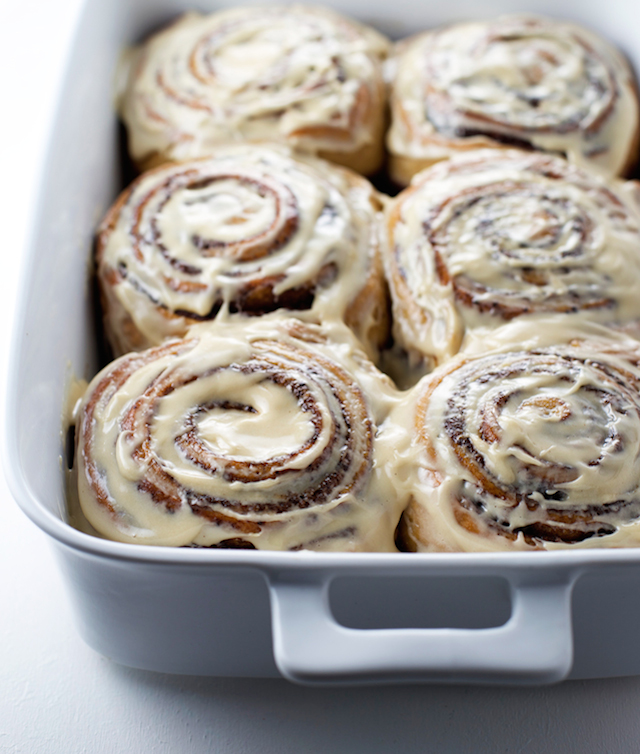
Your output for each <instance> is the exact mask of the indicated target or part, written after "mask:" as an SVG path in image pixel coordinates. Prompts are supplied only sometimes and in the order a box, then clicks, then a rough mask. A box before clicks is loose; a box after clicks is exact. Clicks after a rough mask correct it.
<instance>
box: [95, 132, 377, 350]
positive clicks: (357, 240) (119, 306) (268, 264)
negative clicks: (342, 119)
mask: <svg viewBox="0 0 640 754" xmlns="http://www.w3.org/2000/svg"><path fill="white" fill-rule="evenodd" d="M379 208H380V205H379V203H378V199H377V195H376V193H375V191H374V190H373V188H372V187H371V185H370V184H369V183H368V182H367V181H366V180H365V179H363V178H360V177H359V176H356V175H355V174H353V173H351V172H349V171H346V170H343V169H341V168H338V167H336V166H332V165H329V164H328V163H325V162H323V161H320V160H314V159H311V158H308V159H304V158H294V157H293V156H292V155H291V154H290V152H289V151H288V150H287V149H286V148H284V147H282V148H279V147H267V146H251V147H245V146H238V147H228V148H225V149H221V150H218V151H217V152H216V155H215V157H212V158H209V159H206V160H197V161H191V162H188V163H183V164H180V165H172V166H167V167H164V168H160V169H157V170H154V171H151V172H150V173H147V174H145V175H144V176H142V177H141V178H140V179H139V180H138V181H137V182H136V183H135V184H134V185H133V186H132V187H131V188H130V189H129V190H128V191H127V192H125V194H124V195H123V196H122V197H121V199H120V200H119V201H118V203H116V205H115V207H114V208H113V209H112V211H111V212H110V213H109V214H108V215H107V217H106V219H105V221H104V222H103V224H102V226H101V229H100V232H99V243H98V276H99V279H100V281H101V284H102V289H103V297H104V299H105V301H106V302H107V303H108V304H109V303H110V304H111V305H108V306H107V330H108V333H109V336H110V339H111V341H112V343H113V345H114V348H115V350H116V351H118V352H121V353H122V352H126V351H127V350H130V349H131V348H136V349H139V348H142V347H145V346H148V345H155V344H158V343H160V342H161V341H162V339H163V338H164V337H167V336H168V335H182V334H184V332H185V329H186V326H187V325H188V324H189V323H190V322H193V321H198V320H203V319H211V318H213V317H214V316H215V315H216V314H217V313H218V311H219V310H220V309H221V308H222V309H225V310H227V311H231V312H235V311H241V312H246V313H248V314H262V313H264V312H268V311H272V310H274V309H277V308H282V307H286V308H289V309H297V310H304V309H309V310H313V313H314V314H317V315H318V316H319V317H321V318H327V317H333V318H337V319H340V318H341V317H344V316H345V313H346V311H347V309H348V307H349V305H350V303H351V302H352V301H353V299H354V298H355V297H356V296H357V293H358V291H359V290H360V289H361V288H362V287H363V286H364V285H365V284H366V282H367V280H368V278H369V276H370V275H371V274H374V273H375V269H374V268H375V261H376V260H375V257H376V253H377V238H376V235H375V220H376V217H377V215H378V212H379ZM123 310H124V313H123ZM123 317H128V318H130V319H131V320H132V322H133V324H134V325H135V328H136V329H137V331H139V334H138V340H137V342H136V341H135V340H131V339H130V329H131V328H126V327H125V326H123V323H122V319H123Z"/></svg>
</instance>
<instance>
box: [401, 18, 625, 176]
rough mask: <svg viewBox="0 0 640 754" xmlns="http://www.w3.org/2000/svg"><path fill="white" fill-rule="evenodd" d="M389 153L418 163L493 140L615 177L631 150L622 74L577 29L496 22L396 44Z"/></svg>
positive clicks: (610, 56)
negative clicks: (555, 156)
mask: <svg viewBox="0 0 640 754" xmlns="http://www.w3.org/2000/svg"><path fill="white" fill-rule="evenodd" d="M389 70H390V73H389V75H390V77H391V79H392V113H393V118H392V126H391V130H390V132H389V136H388V145H389V149H390V151H391V153H392V154H393V155H397V156H398V157H399V158H405V159H408V160H412V159H413V160H416V161H418V162H417V163H416V164H418V163H420V161H422V163H423V166H426V165H427V164H429V163H431V162H435V161H437V160H441V159H444V158H446V157H448V156H450V154H452V153H455V151H456V150H458V149H463V150H466V149H474V148H479V147H483V146H484V147H486V146H491V145H492V142H493V144H494V145H495V144H496V142H503V143H506V144H507V145H508V144H511V145H515V146H517V145H527V146H529V147H532V148H534V149H537V150H542V151H545V152H550V153H559V154H562V155H564V156H566V157H567V159H569V160H570V161H571V162H573V163H575V164H576V165H580V166H583V167H584V166H590V167H592V168H594V169H597V170H599V171H602V172H603V173H605V174H607V175H621V174H623V173H624V172H625V171H626V170H627V169H628V168H629V165H630V160H632V159H634V157H635V156H636V152H637V138H638V100H637V93H636V85H635V82H634V79H633V75H632V72H631V68H630V66H629V65H628V63H627V62H626V60H625V59H624V58H623V57H622V55H621V54H620V53H619V52H618V51H617V50H615V49H614V48H613V47H612V46H611V45H610V44H608V43H607V42H605V41H604V40H603V39H602V38H600V37H599V36H598V35H596V34H594V33H593V32H591V31H589V30H587V29H584V28H582V27H580V26H578V25H577V24H574V23H569V22H561V21H555V20H552V19H546V18H542V17H538V16H526V15H523V16H520V15H515V16H502V17H499V18H497V19H494V20H490V21H473V22H466V23H459V24H453V25H450V26H446V27H443V28H441V29H437V30H435V31H430V32H425V33H423V34H419V35H416V36H415V37H413V38H410V39H409V40H405V41H403V42H401V43H400V44H399V46H398V50H397V54H396V57H395V59H394V61H393V62H392V63H391V64H390V65H389Z"/></svg>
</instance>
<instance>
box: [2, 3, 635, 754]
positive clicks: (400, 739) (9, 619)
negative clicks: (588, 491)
mask: <svg viewBox="0 0 640 754" xmlns="http://www.w3.org/2000/svg"><path fill="white" fill-rule="evenodd" d="M105 2H108V0H105ZM79 5H80V0H57V2H52V1H51V0H49V2H47V0H21V2H20V3H19V4H18V3H16V2H13V1H12V2H9V1H8V0H0V11H1V13H0V62H1V67H0V71H1V73H0V76H1V77H2V87H1V88H2V92H3V101H2V105H1V106H0V145H1V149H2V153H1V161H0V170H1V177H0V222H1V228H2V231H1V232H0V239H1V242H0V254H1V255H2V263H1V264H2V268H1V269H2V271H1V272H0V323H1V324H0V380H1V383H0V388H1V391H2V397H3V399H4V394H5V373H6V361H7V351H8V342H9V333H10V329H11V319H12V312H13V307H14V303H15V296H16V289H17V285H18V283H17V273H18V265H19V260H20V256H21V254H22V253H23V251H24V248H25V245H26V244H27V243H28V237H29V221H30V213H31V212H32V211H33V205H34V198H35V197H34V192H35V189H36V187H37V182H38V178H39V166H40V164H41V161H42V156H43V153H44V150H45V147H46V135H47V130H48V126H49V123H50V119H51V116H52V108H53V105H54V102H55V97H56V87H57V85H58V83H59V80H60V76H61V71H62V66H63V62H64V53H65V50H66V49H67V47H68V43H69V40H70V37H71V34H72V31H73V24H74V21H75V18H76V14H77V11H78V7H79ZM69 158H70V159H81V158H82V156H81V155H70V156H69ZM2 412H3V415H2V416H0V420H2V423H4V407H3V408H2ZM639 644H640V637H639ZM639 651H640V648H639ZM637 751H640V678H623V679H609V680H603V681H587V682H570V683H565V684H562V685H559V686H555V687H549V688H542V689H512V688H481V687H467V686H462V687H438V686H415V687H411V686H399V687H388V688H379V689H378V688H369V689H359V690H353V689H346V690H313V689H306V688H298V687H295V686H293V685H291V684H289V683H287V682H286V681H272V680H270V681H267V680H245V679H206V678H205V679H203V678H186V677H174V676H165V675H159V674H154V673H148V672H142V671H135V670H130V669H127V668H122V667H119V666H117V665H114V664H113V663H111V662H110V661H109V660H107V659H105V658H103V657H100V656H98V655H97V654H95V653H94V652H93V651H92V650H90V649H89V648H88V647H86V646H85V645H84V644H83V643H82V641H81V640H80V638H79V637H78V635H77V633H76V630H75V626H74V624H73V622H72V616H71V614H70V610H69V606H68V603H67V598H66V594H65V591H64V585H63V583H62V581H61V578H60V575H59V573H58V571H57V569H56V567H55V563H54V561H53V558H52V555H51V552H50V550H49V546H48V544H47V541H46V538H45V536H44V535H43V534H42V533H41V532H40V531H39V530H37V529H36V527H35V526H34V525H32V524H31V523H30V522H29V521H28V520H27V519H26V518H25V517H24V515H23V514H22V513H21V512H20V511H19V510H18V508H17V506H16V505H15V503H14V502H13V501H12V499H11V497H10V494H9V492H8V490H7V487H6V484H5V483H4V480H3V479H2V478H0V752H2V753H3V754H4V753H6V754H18V753H20V754H22V753H24V754H58V752H60V753H61V754H62V753H63V754H80V753H81V752H87V753H88V754H102V753H103V752H104V753H105V754H107V752H108V753H109V754H115V753H118V752H135V753H136V754H147V753H150V752H163V753H164V752H167V753H168V754H171V753H173V752H176V753H178V752H179V753H180V754H182V753H183V752H184V753H186V752H194V753H196V754H198V753H199V752H224V754H232V753H234V754H235V753H236V752H261V753H263V752H264V753H265V754H268V753H269V752H280V753H283V754H284V753H286V752H302V753H303V754H314V753H315V752H318V753H319V752H323V753H324V752H348V753H349V754H358V753H359V752H368V753H373V754H374V753H375V752H402V754H412V753H413V752H421V753H422V752H447V753H448V752H452V753H454V754H464V753H466V752H470V753H473V754H482V753H484V752H487V754H488V753H489V752H491V754H500V753H502V752H505V753H506V752H509V753H513V754H516V753H525V752H529V753H531V754H534V753H535V754H548V753H550V752H558V753H559V752H563V753H571V752H580V754H591V753H592V752H593V754H601V753H606V754H617V753H618V752H619V753H620V754H629V753H630V752H637Z"/></svg>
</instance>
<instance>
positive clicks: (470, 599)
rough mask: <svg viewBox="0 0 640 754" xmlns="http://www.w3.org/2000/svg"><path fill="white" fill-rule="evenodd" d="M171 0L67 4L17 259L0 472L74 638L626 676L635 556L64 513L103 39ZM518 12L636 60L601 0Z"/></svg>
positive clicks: (401, 27)
mask: <svg viewBox="0 0 640 754" xmlns="http://www.w3.org/2000/svg"><path fill="white" fill-rule="evenodd" d="M229 4H232V3H218V4H217V6H215V7H221V6H223V5H229ZM335 4H336V6H337V5H338V3H335ZM339 6H340V9H341V10H342V11H343V12H345V13H348V14H351V15H354V16H357V17H360V18H361V19H363V20H364V21H367V22H370V23H373V24H375V25H377V26H378V27H379V28H381V29H382V30H383V31H386V32H388V33H390V34H391V35H393V36H403V35H406V34H408V33H411V32H413V31H416V30H419V29H421V28H424V27H426V26H429V25H433V24H437V23H441V22H443V21H447V20H454V19H462V18H468V17H471V16H478V15H490V14H496V13H499V12H505V11H514V10H522V8H521V7H519V6H517V5H516V4H515V3H513V2H512V3H510V2H508V1H507V0H504V1H503V2H485V3H482V4H480V3H478V4H476V3H469V2H466V1H465V0H452V1H451V2H450V3H447V4H444V5H435V4H433V5H427V4H425V5H423V6H422V7H416V6H415V5H414V3H413V0H396V2H394V3H392V4H391V5H389V4H384V3H382V2H379V3H377V2H375V0H374V2H373V3H372V2H370V1H368V2H364V0H345V1H344V2H342V3H340V4H339ZM187 7H188V3H187V2H181V0H153V2H152V1H151V0H109V2H107V0H87V2H86V6H85V8H84V12H83V14H82V17H81V20H80V24H79V28H78V30H77V33H76V39H75V44H74V47H73V50H72V51H71V55H70V59H69V67H68V70H67V74H66V80H65V85H64V87H63V90H62V95H61V98H60V102H59V108H58V115H57V119H56V124H55V128H54V130H53V133H52V137H51V142H50V146H49V154H48V161H47V165H46V169H45V170H44V172H43V176H42V188H41V196H40V203H39V209H38V212H37V216H36V217H34V224H35V233H34V234H33V243H32V247H31V248H30V249H29V250H28V253H27V254H26V256H25V260H24V266H23V289H22V293H21V304H20V310H19V312H18V315H17V318H16V322H17V325H16V330H15V333H14V349H13V360H12V366H11V375H10V387H9V394H8V402H7V416H8V426H7V438H6V443H5V445H6V457H5V465H6V472H7V476H8V479H9V482H10V486H11V489H12V491H13V494H14V496H15V498H16V500H17V501H18V502H19V504H20V505H21V507H22V508H23V510H24V511H25V512H26V513H27V515H29V516H30V517H31V518H32V519H33V520H34V521H35V523H36V524H38V526H40V527H41V528H42V529H44V530H45V531H46V532H47V534H49V535H50V537H51V541H52V543H53V546H54V549H55V551H56V553H57V556H58V559H59V562H60V565H61V568H62V570H63V571H64V573H65V575H66V577H67V581H68V585H69V590H70V594H71V598H72V601H73V603H74V605H75V608H76V613H77V617H78V623H79V627H80V630H81V632H82V635H83V636H84V638H85V639H86V641H87V642H88V643H89V644H90V645H91V646H93V647H94V648H95V649H96V650H98V651H99V652H101V653H103V654H105V655H107V656H109V657H111V658H113V659H114V660H115V661H117V662H120V663H124V664H127V665H131V666H135V667H139V668H145V669H151V670H158V671H164V672H174V673H189V674H210V675H236V676H270V675H271V676H273V675H278V673H280V674H282V675H284V676H286V677H288V678H290V679H292V680H297V681H302V682H311V683H323V682H324V683H339V682H345V683H348V682H351V683H353V682H356V683H357V682H379V681H407V680H412V681H413V680H418V681H433V680H437V681H476V682H502V683H546V682H552V681H557V680H560V679H562V678H565V677H572V678H578V677H602V676H612V675H622V674H635V673H640V648H639V647H638V643H637V636H638V634H639V633H640V598H639V597H638V595H640V551H635V550H626V551H625V550H617V551H616V550H609V551H607V550H597V551H595V550H594V551H591V552H590V551H586V550H581V551H580V552H553V553H545V552H543V553H515V554H499V555H491V554H477V555H445V554H442V555H409V554H398V555H375V554H349V555H337V554H330V553H323V554H318V553H305V552H300V553H270V552H257V551H225V550H217V551H202V550H188V549H170V548H158V547H143V546H136V545H124V544H119V543H114V542H109V541H105V540H101V539H98V538H95V537H91V536H89V535H85V534H83V533H81V532H80V531H77V530H76V529H74V528H72V527H71V526H70V525H69V524H68V523H67V513H66V496H65V463H66V462H65V458H66V452H65V443H66V438H65V437H64V432H63V431H62V415H63V404H64V400H65V395H66V393H67V390H68V386H69V383H70V381H71V380H72V379H73V378H77V377H90V376H91V375H92V374H93V373H94V372H95V369H96V364H97V357H96V347H95V340H96V338H95V330H94V327H95V325H94V315H93V297H92V288H91V284H90V265H89V258H90V250H91V246H92V236H93V232H94V229H95V226H96V223H97V222H98V220H99V219H100V217H101V215H102V214H103V212H104V211H105V209H106V208H107V206H108V205H109V204H110V202H111V201H112V200H113V198H114V197H115V195H116V192H117V190H118V189H119V187H120V186H121V183H122V176H121V175H120V167H119V165H120V160H119V154H118V127H117V123H116V119H115V116H114V113H113V109H112V103H111V98H110V94H109V93H110V89H111V85H112V79H113V71H114V68H115V63H116V59H117V56H118V53H119V50H120V49H121V47H122V46H123V45H125V44H127V43H130V42H132V41H134V40H136V39H139V38H140V37H141V36H142V35H143V34H145V33H147V32H148V31H149V30H151V29H152V28H154V27H156V26H157V25H159V24H160V23H162V22H164V21H166V20H167V19H169V18H170V17H172V16H174V15H175V14H176V13H178V12H179V11H181V10H184V9H186V8H187ZM210 7H214V6H210ZM527 10H533V11H538V12H543V13H550V14H557V13H558V11H560V10H561V12H562V15H563V16H565V17H568V18H572V19H574V20H577V21H580V22H583V23H586V24H589V25H591V26H592V27H594V28H596V29H598V30H599V31H601V32H602V33H603V34H605V35H607V36H609V37H610V38H611V39H613V40H615V41H616V42H617V43H618V44H619V45H620V46H621V47H622V48H623V49H624V50H625V51H626V52H627V53H628V54H629V56H630V57H631V59H632V61H634V62H635V63H638V62H640V43H639V42H638V34H637V31H636V29H634V26H635V24H634V21H635V18H634V15H635V12H636V11H635V3H633V2H632V0H611V2H609V3H608V4H607V6H606V11H605V9H603V6H602V5H601V4H600V3H596V2H585V0H564V2H563V5H562V8H561V9H560V8H559V7H558V4H557V3H552V2H550V1H549V2H545V1H544V0H540V1H538V2H531V3H529V5H528V6H527Z"/></svg>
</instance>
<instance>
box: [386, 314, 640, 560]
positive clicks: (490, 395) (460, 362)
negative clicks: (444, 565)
mask: <svg viewBox="0 0 640 754" xmlns="http://www.w3.org/2000/svg"><path fill="white" fill-rule="evenodd" d="M538 327H539V328H544V327H545V325H544V323H543V322H542V323H539V325H538ZM554 328H555V330H554ZM547 329H548V331H549V332H552V333H553V335H552V336H551V338H548V340H552V339H553V337H554V336H555V337H558V336H559V331H560V330H561V327H560V328H558V323H557V322H552V323H547ZM520 331H521V332H520V335H521V337H522V338H523V340H522V345H513V344H512V345H511V346H510V347H509V348H508V349H506V350H505V349H502V350H499V351H492V352H489V353H487V352H486V351H485V352H484V353H482V352H476V353H474V354H472V355H471V354H465V355H463V354H460V355H458V356H457V357H456V358H454V359H453V360H452V361H450V362H449V363H448V364H446V365H444V366H442V367H440V368H438V369H437V370H436V371H434V372H433V373H432V374H431V375H429V376H427V377H425V378H424V379H423V380H422V381H421V382H420V383H418V385H417V386H416V387H415V388H414V390H413V391H411V392H410V393H409V394H408V398H407V400H406V402H405V403H403V405H402V406H401V407H400V408H398V409H396V411H395V412H392V414H391V418H390V421H391V422H392V423H393V424H395V426H396V432H395V434H394V435H393V441H394V445H393V448H391V447H389V448H387V450H386V452H387V453H391V452H393V453H396V454H397V455H399V456H401V457H403V459H404V464H405V473H404V475H396V478H401V479H404V480H405V482H404V491H403V494H404V495H405V499H408V500H410V504H409V506H408V508H407V510H406V512H405V514H404V518H403V522H402V524H401V526H400V533H401V534H400V537H401V542H402V547H403V549H408V550H417V551H480V550H511V549H520V550H527V549H552V548H555V547H572V548H575V547H624V546H639V545H640V466H639V465H638V462H637V459H638V456H639V455H640V392H639V388H640V345H639V344H638V342H637V341H635V340H633V339H625V338H623V337H622V336H620V337H619V338H615V339H609V338H607V337H600V338H594V337H592V335H589V337H585V338H576V339H572V340H570V341H569V342H567V343H565V344H562V345H555V346H554V345H544V346H539V345H538V346H536V345H535V341H536V329H535V328H531V327H530V328H529V332H528V333H526V332H525V331H524V330H523V328H520ZM397 427H400V428H401V429H400V430H398V429H397Z"/></svg>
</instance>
